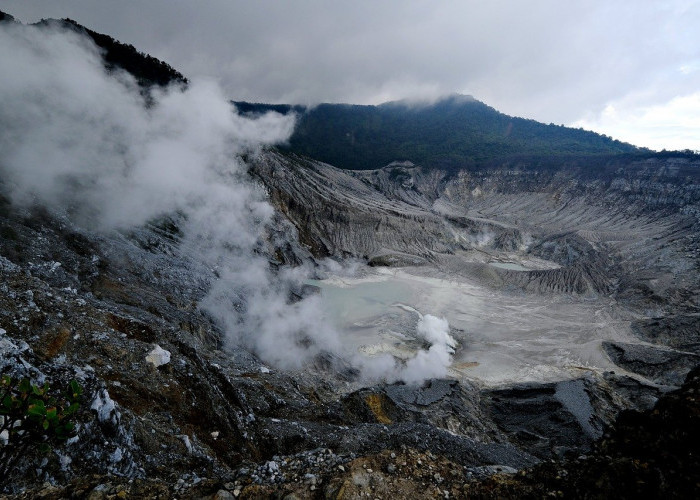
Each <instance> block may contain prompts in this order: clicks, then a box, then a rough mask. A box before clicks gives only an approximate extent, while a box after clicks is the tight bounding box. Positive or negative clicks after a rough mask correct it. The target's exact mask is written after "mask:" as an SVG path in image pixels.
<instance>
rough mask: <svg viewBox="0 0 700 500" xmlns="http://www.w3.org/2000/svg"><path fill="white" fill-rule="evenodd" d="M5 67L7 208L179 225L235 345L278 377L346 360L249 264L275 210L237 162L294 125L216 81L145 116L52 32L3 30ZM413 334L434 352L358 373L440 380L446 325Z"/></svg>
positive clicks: (136, 99)
mask: <svg viewBox="0 0 700 500" xmlns="http://www.w3.org/2000/svg"><path fill="white" fill-rule="evenodd" d="M0 60H1V61H3V76H2V78H0V102H1V103H2V105H0V124H1V127H0V175H1V176H2V179H3V181H4V182H5V184H6V185H7V186H8V187H9V188H10V189H9V192H10V193H11V196H12V199H13V201H14V202H16V203H19V204H29V203H33V202H34V201H39V202H41V203H43V204H45V205H48V206H49V207H51V208H52V209H54V210H56V211H60V212H63V213H65V214H67V215H69V216H70V217H71V218H72V219H73V220H74V221H75V222H76V223H78V224H81V225H83V226H85V227H88V228H91V229H93V230H101V231H110V230H114V229H126V228H130V227H135V226H138V225H141V224H143V223H145V222H146V221H148V220H151V219H153V218H156V217H159V216H163V215H166V214H171V213H174V212H179V213H182V214H184V223H183V224H184V227H182V228H181V229H182V231H183V234H184V238H183V242H182V246H183V248H184V249H185V250H189V251H190V255H192V256H193V257H196V258H198V259H204V260H205V261H206V262H207V264H209V265H210V266H212V267H214V268H216V269H217V272H218V275H219V277H220V278H219V279H218V280H217V281H215V282H214V283H213V284H212V287H211V290H210V292H209V293H208V295H207V297H206V298H205V299H204V300H203V301H202V303H201V307H203V308H204V309H205V310H207V311H208V312H209V313H210V314H212V315H213V316H214V317H215V318H216V319H217V320H218V322H219V323H220V324H221V325H222V327H223V328H224V331H225V332H226V336H227V339H228V341H229V342H231V343H234V344H237V345H242V346H244V347H246V348H248V349H251V350H252V351H254V352H255V353H257V354H258V355H259V356H260V357H261V358H262V359H263V360H264V361H266V362H268V363H271V364H274V365H275V366H277V367H280V368H294V367H300V366H301V365H302V364H303V363H304V362H305V361H307V360H308V359H310V357H313V356H315V355H316V354H318V353H320V352H323V351H331V352H336V353H337V352H339V351H340V348H339V342H338V337H337V333H336V332H335V331H334V329H333V328H332V327H330V325H329V323H328V322H325V321H323V314H322V307H321V305H320V303H319V299H318V298H317V297H315V298H309V299H305V300H302V301H300V302H297V303H294V304H290V303H288V299H287V297H288V295H289V293H288V292H289V289H290V286H291V285H292V284H293V283H294V281H295V280H298V276H296V277H295V273H293V272H287V273H284V272H283V273H280V274H278V275H275V276H273V275H272V274H271V273H270V271H269V269H268V263H267V260H266V259H265V258H264V257H261V256H260V255H259V253H258V252H256V249H257V247H258V246H259V245H260V241H261V237H262V232H263V229H264V227H265V225H266V224H268V223H269V221H270V218H271V216H272V215H273V209H272V207H271V206H270V204H269V203H268V202H267V201H266V199H265V193H264V192H263V190H262V189H260V188H259V187H257V186H256V185H255V184H253V183H252V182H251V181H250V179H249V177H248V176H247V173H246V169H245V165H244V164H243V163H242V161H240V160H239V159H237V158H240V155H241V154H242V153H245V152H251V151H255V150H256V149H257V148H259V147H261V146H263V145H266V144H273V143H276V142H280V141H284V140H286V139H287V138H288V137H289V135H290V134H291V132H292V129H293V127H294V118H293V117H290V116H281V115H279V114H275V113H270V114H267V115H264V116H262V117H260V118H258V119H249V118H244V117H241V116H239V115H237V114H235V113H234V112H233V110H232V108H231V106H230V104H229V103H228V102H227V99H226V98H225V97H224V96H223V95H222V93H221V91H220V90H219V88H218V87H217V86H216V85H214V84H213V83H211V82H193V83H192V84H191V85H190V86H189V87H188V88H187V89H186V90H184V91H183V90H182V89H179V88H169V89H164V90H159V91H156V90H154V91H153V103H152V105H150V106H145V105H144V100H143V96H142V95H141V94H140V91H139V88H138V86H137V84H136V83H135V81H134V80H133V78H132V77H131V76H130V75H128V74H126V73H123V72H121V73H120V72H118V71H114V72H112V73H110V74H108V73H106V71H105V70H104V68H103V66H102V62H101V58H100V54H99V52H98V50H97V48H96V47H95V46H94V45H93V44H92V42H91V41H89V40H87V39H86V38H84V37H82V36H81V35H79V34H77V33H75V32H72V31H67V30H63V29H60V28H57V27H44V28H42V29H41V30H39V29H37V28H33V27H25V26H21V25H12V24H0ZM234 306H237V307H234ZM418 332H419V334H420V335H422V336H423V337H424V338H425V339H426V340H427V341H428V342H430V343H431V344H432V345H431V347H430V348H429V349H428V350H426V351H420V352H419V353H418V355H417V356H416V357H415V358H414V359H411V360H409V361H408V362H407V363H406V364H405V366H403V367H402V368H397V365H396V362H395V360H393V358H390V357H389V358H382V359H373V360H367V359H365V360H360V361H358V364H359V365H360V366H363V367H364V368H365V369H366V374H369V375H371V376H375V377H379V378H386V379H390V380H391V379H393V380H397V379H402V380H405V381H406V382H410V383H417V382H421V381H423V380H424V379H425V378H429V377H440V376H444V375H446V373H447V366H449V363H450V361H451V354H452V348H453V347H454V345H455V344H454V340H453V339H452V338H451V337H450V336H449V328H448V325H447V321H445V320H444V319H439V318H436V317H434V316H430V315H426V316H424V317H422V318H421V319H420V322H419V324H418Z"/></svg>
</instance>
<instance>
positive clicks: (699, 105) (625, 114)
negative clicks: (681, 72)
mask: <svg viewBox="0 0 700 500" xmlns="http://www.w3.org/2000/svg"><path fill="white" fill-rule="evenodd" d="M574 126H577V127H583V128H586V129H590V130H595V131H597V132H600V133H605V132H606V131H608V130H615V131H616V137H617V138H618V139H620V140H623V141H626V142H630V143H632V144H637V145H644V146H646V147H649V148H651V149H656V150H661V149H667V150H684V149H691V150H696V151H700V92H695V93H693V94H689V95H684V96H678V97H674V98H673V99H671V100H669V101H668V102H664V103H661V104H655V105H652V106H646V107H641V108H635V107H629V106H627V105H626V103H625V102H620V103H614V104H608V105H607V106H606V107H605V109H603V110H602V111H601V112H600V113H599V114H598V115H594V116H592V117H590V118H587V119H583V120H579V121H578V122H576V123H574Z"/></svg>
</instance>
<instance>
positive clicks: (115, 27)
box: [0, 0, 700, 150]
mask: <svg viewBox="0 0 700 500" xmlns="http://www.w3.org/2000/svg"><path fill="white" fill-rule="evenodd" d="M0 9H1V10H4V11H6V12H8V13H10V14H12V15H14V16H15V17H17V18H19V19H20V20H21V21H23V22H35V21H38V20H39V19H41V18H45V17H70V18H72V19H75V20H76V21H78V22H79V23H81V24H84V25H85V26H87V27H89V28H91V29H94V30H96V31H99V32H103V33H107V34H109V35H112V36H114V37H115V38H117V39H119V40H120V41H122V42H125V43H131V44H133V45H134V46H136V47H137V48H138V49H139V50H142V51H144V52H147V53H149V54H151V55H153V56H155V57H158V58H160V59H163V60H165V61H166V62H168V63H170V64H171V65H172V66H174V67H175V68H176V69H178V70H180V71H181V72H182V73H184V74H185V75H186V76H187V77H188V78H190V79H193V78H194V79H196V78H200V77H209V78H214V79H216V80H217V81H218V82H219V83H220V84H221V85H222V87H223V88H224V90H225V92H226V93H227V94H228V95H230V97H231V98H232V99H236V100H249V101H260V102H287V103H306V104H312V103H318V102H350V103H359V104H377V103H380V102H384V101H388V100H395V99H402V98H415V99H421V98H434V97H437V96H439V95H444V94H450V93H455V92H457V93H463V94H470V95H473V96H474V97H476V98H477V99H479V100H481V101H484V102H486V103H487V104H489V105H491V106H493V107H495V108H496V109H498V110H499V111H502V112H504V113H508V114H511V115H517V116H523V117H526V118H533V119H536V120H539V121H542V122H545V123H550V122H553V123H557V124H566V125H573V126H577V127H578V126H582V127H584V128H587V129H593V130H596V131H598V132H601V133H605V134H607V135H611V136H613V137H615V138H618V139H621V140H624V141H628V142H632V143H634V144H637V145H640V146H646V147H651V148H654V149H662V148H667V149H686V148H690V149H696V150H700V0H658V1H653V0H566V1H563V0H528V1H524V0H523V1H518V0H508V1H506V0H488V1H486V0H479V1H476V0H462V1H438V0H431V1H420V0H412V1H403V0H391V1H389V0H387V1H380V0H372V1H365V0H352V1H351V0H345V1H332V0H314V1H312V0H294V1H281V0H276V1H275V0H250V1H239V0H199V1H191V0H148V1H147V0H121V1H116V0H0Z"/></svg>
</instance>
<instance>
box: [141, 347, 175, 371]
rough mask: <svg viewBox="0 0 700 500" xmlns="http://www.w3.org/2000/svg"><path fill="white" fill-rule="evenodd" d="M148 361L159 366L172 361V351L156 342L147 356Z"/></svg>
mask: <svg viewBox="0 0 700 500" xmlns="http://www.w3.org/2000/svg"><path fill="white" fill-rule="evenodd" d="M146 361H148V362H149V363H151V364H152V365H153V366H155V367H156V368H158V367H159V366H162V365H165V364H167V363H169V362H170V351H166V350H165V349H163V348H162V347H161V346H159V345H158V344H156V345H155V347H154V348H153V350H152V351H151V352H149V353H148V356H146Z"/></svg>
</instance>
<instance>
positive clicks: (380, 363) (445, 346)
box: [355, 313, 457, 384]
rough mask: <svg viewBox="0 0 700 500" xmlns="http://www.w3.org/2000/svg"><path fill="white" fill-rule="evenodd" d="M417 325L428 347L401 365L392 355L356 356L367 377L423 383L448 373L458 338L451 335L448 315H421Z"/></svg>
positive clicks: (356, 360) (357, 362)
mask: <svg viewBox="0 0 700 500" xmlns="http://www.w3.org/2000/svg"><path fill="white" fill-rule="evenodd" d="M418 314H419V316H420V319H419V320H418V325H417V327H416V330H417V333H418V335H419V336H420V337H422V338H423V339H424V340H425V341H427V342H428V343H429V344H430V347H429V348H428V349H420V350H419V351H418V352H417V353H416V355H415V356H414V357H412V358H410V359H409V360H407V361H406V362H405V363H404V364H400V363H398V362H397V361H396V359H394V357H393V356H391V355H389V354H383V355H379V356H375V357H372V358H360V357H357V358H355V363H356V364H357V365H358V366H361V367H362V369H363V372H364V373H365V375H366V376H367V377H368V378H376V379H384V380H387V381H396V380H401V381H403V382H405V383H407V384H421V383H423V382H424V381H425V380H428V379H431V378H443V377H446V376H447V372H448V369H449V367H450V365H451V364H452V356H453V355H454V352H455V347H457V341H456V340H455V339H454V338H453V337H452V336H451V335H450V325H449V324H448V322H447V320H446V319H445V318H438V317H437V316H433V315H432V314H426V315H421V314H420V313H418Z"/></svg>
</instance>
